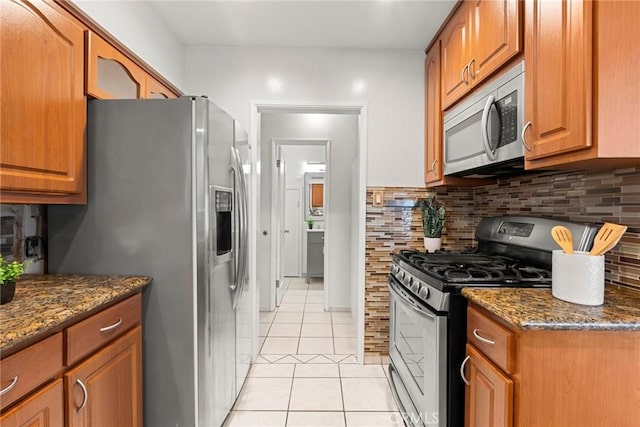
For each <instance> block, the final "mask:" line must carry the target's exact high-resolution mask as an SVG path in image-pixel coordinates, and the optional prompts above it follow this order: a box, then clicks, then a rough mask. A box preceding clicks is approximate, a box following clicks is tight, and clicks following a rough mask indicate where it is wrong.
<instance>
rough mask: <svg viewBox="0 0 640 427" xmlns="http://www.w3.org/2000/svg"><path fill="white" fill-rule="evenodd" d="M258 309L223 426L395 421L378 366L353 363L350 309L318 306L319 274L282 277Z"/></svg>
mask: <svg viewBox="0 0 640 427" xmlns="http://www.w3.org/2000/svg"><path fill="white" fill-rule="evenodd" d="M287 281H288V282H289V283H288V285H289V286H288V289H287V291H286V293H285V295H284V297H283V300H282V304H281V305H280V307H279V308H277V309H276V310H275V311H274V312H262V313H260V335H261V337H260V344H261V351H260V355H259V356H258V359H257V361H256V363H255V364H253V365H252V367H251V370H250V371H249V377H248V378H247V380H246V382H245V384H244V387H243V389H242V392H241V393H240V396H239V397H238V400H237V401H236V404H235V406H234V408H233V411H232V412H231V414H230V415H229V417H228V419H227V423H226V424H225V425H226V426H227V427H270V426H273V427H285V426H286V427H302V426H304V427H338V426H339V427H345V426H346V427H387V426H402V425H403V422H402V417H401V416H400V414H399V413H398V412H397V410H398V409H397V407H396V405H395V402H394V400H393V397H392V395H391V391H390V388H389V382H388V379H387V371H386V366H382V365H364V366H363V365H358V364H357V363H356V357H355V349H356V345H355V340H356V339H355V336H356V334H355V327H354V322H353V318H352V316H351V313H347V312H331V313H328V312H325V311H324V304H323V301H324V291H323V283H322V282H321V281H318V280H316V281H312V282H311V283H310V284H306V283H305V281H304V279H303V278H287Z"/></svg>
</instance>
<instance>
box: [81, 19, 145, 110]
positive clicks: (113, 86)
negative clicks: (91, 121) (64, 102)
mask: <svg viewBox="0 0 640 427" xmlns="http://www.w3.org/2000/svg"><path fill="white" fill-rule="evenodd" d="M146 80H147V76H146V73H145V72H144V70H143V69H142V68H140V67H139V66H138V65H136V64H135V63H134V62H133V61H132V60H131V59H129V58H128V57H127V56H125V55H124V54H123V53H122V52H120V51H119V50H118V49H116V48H115V47H114V46H112V45H110V44H109V43H108V42H107V41H105V40H104V39H103V38H101V37H100V36H98V35H97V34H96V33H94V32H92V31H87V78H86V81H87V95H90V96H92V97H94V98H98V99H136V98H144V97H145V94H146V92H145V83H146Z"/></svg>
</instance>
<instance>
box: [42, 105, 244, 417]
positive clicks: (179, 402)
mask: <svg viewBox="0 0 640 427" xmlns="http://www.w3.org/2000/svg"><path fill="white" fill-rule="evenodd" d="M87 123H88V131H87V143H88V146H87V179H88V193H89V201H88V204H87V205H86V206H50V207H49V218H48V219H49V222H48V225H49V271H50V272H53V273H85V274H136V275H143V274H144V275H149V276H151V277H152V278H153V282H152V284H151V285H150V286H149V287H148V288H147V289H146V290H145V291H144V293H143V325H144V327H143V364H144V373H143V381H144V402H143V403H144V420H145V424H146V425H150V426H161V425H162V426H165V425H166V426H176V425H179V426H194V425H200V426H219V425H221V424H222V422H223V421H224V419H225V417H226V415H227V413H228V411H229V410H230V409H231V406H232V405H233V402H234V400H235V398H236V396H237V393H238V391H239V390H240V387H241V386H242V382H243V381H244V377H245V376H246V371H247V369H248V363H249V360H250V354H251V350H250V341H251V338H250V332H247V328H246V327H245V325H248V326H249V331H250V322H251V321H250V316H251V313H250V311H249V309H248V308H247V305H248V300H249V299H250V297H249V295H250V289H249V287H248V286H247V285H246V284H247V280H248V279H247V276H246V274H245V273H246V271H247V269H246V263H247V249H248V248H247V237H246V236H247V234H246V233H247V224H248V221H247V215H248V209H247V198H246V195H247V188H246V185H245V177H244V174H245V173H244V172H243V171H244V169H245V167H243V164H242V161H243V160H242V155H241V154H240V151H239V150H245V154H246V149H247V147H246V146H247V142H246V134H243V133H242V132H240V130H239V129H237V128H236V125H235V122H234V120H233V118H232V117H231V116H229V115H228V114H227V113H225V112H224V111H222V110H221V109H220V108H218V107H217V106H215V105H214V104H213V103H211V102H210V101H209V100H207V99H206V98H202V97H195V98H194V97H183V98H179V99H173V100H117V101H109V100H105V101H103V100H92V101H89V105H88V121H87ZM243 135H244V137H243ZM234 140H235V141H236V144H237V146H234ZM243 145H244V147H243ZM247 333H248V334H249V336H248V338H247ZM247 341H248V342H249V344H248V347H247Z"/></svg>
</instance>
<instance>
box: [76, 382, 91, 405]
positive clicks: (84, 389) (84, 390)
mask: <svg viewBox="0 0 640 427" xmlns="http://www.w3.org/2000/svg"><path fill="white" fill-rule="evenodd" d="M76 384H78V385H79V386H80V388H81V389H82V403H81V404H80V407H79V408H78V409H76V412H80V411H82V410H83V409H84V407H85V406H86V405H87V400H88V397H89V393H87V386H85V385H84V383H83V382H82V381H80V378H77V379H76Z"/></svg>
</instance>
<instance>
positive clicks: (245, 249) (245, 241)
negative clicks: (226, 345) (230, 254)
mask: <svg viewBox="0 0 640 427" xmlns="http://www.w3.org/2000/svg"><path fill="white" fill-rule="evenodd" d="M235 150H236V155H237V158H238V163H239V165H240V181H241V185H240V192H241V199H242V228H241V232H242V234H241V236H240V237H241V240H240V248H239V249H240V254H241V257H240V261H241V264H242V270H241V274H240V279H239V280H240V282H239V283H240V289H239V290H238V295H239V296H240V295H241V294H242V292H244V287H245V280H244V278H245V276H246V273H247V260H248V257H249V206H248V205H249V202H248V197H249V196H248V194H247V183H246V181H245V179H244V169H243V167H242V157H241V156H240V152H239V151H238V149H235ZM238 299H239V298H238Z"/></svg>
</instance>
